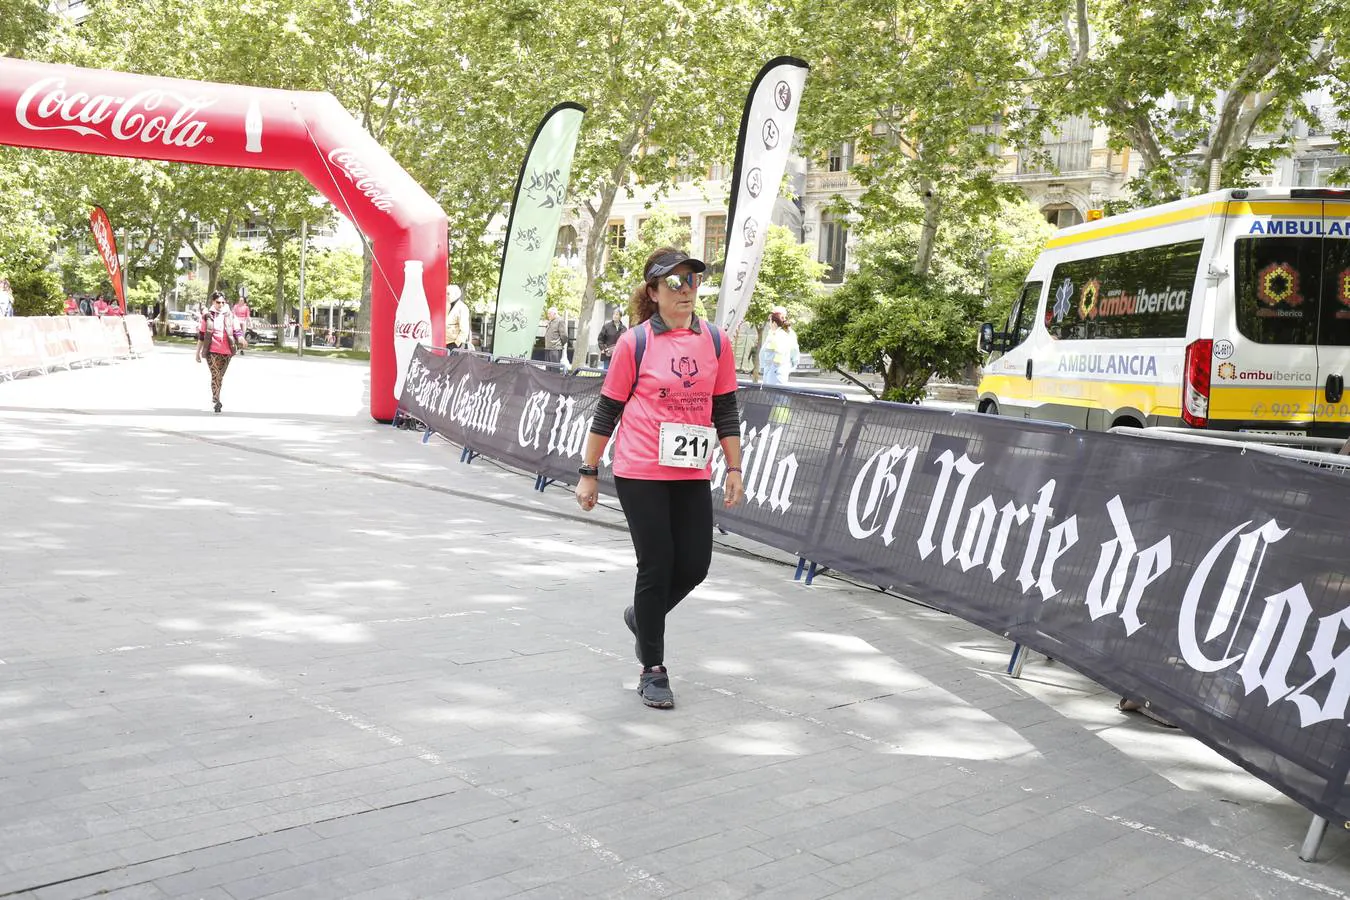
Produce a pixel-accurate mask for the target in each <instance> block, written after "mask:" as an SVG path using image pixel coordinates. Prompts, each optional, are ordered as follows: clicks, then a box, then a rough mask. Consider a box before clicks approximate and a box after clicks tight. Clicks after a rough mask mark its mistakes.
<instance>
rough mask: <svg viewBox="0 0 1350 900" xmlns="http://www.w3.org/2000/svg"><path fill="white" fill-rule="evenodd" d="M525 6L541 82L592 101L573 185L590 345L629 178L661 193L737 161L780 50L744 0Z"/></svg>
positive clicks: (597, 0) (582, 338) (581, 343)
mask: <svg viewBox="0 0 1350 900" xmlns="http://www.w3.org/2000/svg"><path fill="white" fill-rule="evenodd" d="M521 6H522V7H524V8H527V9H532V10H534V11H535V12H536V14H538V16H539V18H538V27H537V29H536V30H535V32H534V34H533V37H532V42H531V44H530V49H531V51H532V52H533V53H536V54H538V56H537V57H536V59H537V61H538V63H539V64H540V65H542V66H543V72H542V73H541V76H540V80H541V83H545V84H548V85H549V86H550V87H551V88H552V89H553V91H554V92H555V95H557V96H564V95H565V96H569V97H572V98H574V99H576V100H578V101H579V102H581V103H582V104H583V105H585V106H586V107H587V108H588V112H587V114H586V124H585V127H583V129H582V133H581V139H580V142H579V145H578V148H577V156H576V160H575V162H574V163H573V168H572V190H571V195H572V196H573V197H575V198H578V200H579V203H580V209H579V216H580V219H581V223H580V230H581V231H582V233H583V235H584V239H585V248H586V249H585V254H584V269H585V272H586V289H585V293H584V294H583V297H582V306H581V320H580V326H579V328H578V329H577V347H578V348H583V347H587V346H589V345H590V344H591V342H592V335H591V330H592V320H593V318H594V310H595V303H596V299H597V296H598V295H597V291H598V290H599V287H600V282H601V280H602V278H603V277H605V271H606V267H605V254H606V239H605V238H606V227H607V224H608V221H609V214H610V210H611V209H612V208H613V204H614V198H615V197H616V196H617V194H618V192H619V191H620V190H626V189H629V186H630V183H631V182H637V183H638V184H641V185H642V186H644V187H646V188H648V189H650V190H651V191H653V193H654V194H655V195H656V196H657V197H660V196H661V194H662V193H663V192H664V191H665V190H667V189H669V188H670V187H671V186H672V185H674V184H675V183H676V181H677V180H678V178H679V177H680V176H681V175H686V174H692V175H697V174H701V173H702V172H703V171H704V169H705V167H706V166H707V163H708V161H709V160H717V159H730V158H731V156H732V144H733V142H734V140H735V136H736V126H737V124H738V117H739V111H740V110H741V108H742V106H743V105H744V102H745V96H746V91H748V90H749V88H750V80H751V78H753V77H754V73H755V70H756V69H757V68H758V66H759V65H760V64H761V63H762V62H764V61H765V60H766V59H767V58H769V57H771V56H773V55H774V54H773V53H772V52H770V51H767V50H766V47H767V46H768V45H769V42H768V41H767V39H766V37H765V32H764V21H763V8H762V7H759V6H756V5H752V4H749V3H744V2H732V3H725V2H719V0H686V2H678V3H677V2H674V0H663V2H650V3H623V4H614V3H610V2H607V0H578V2H574V3H566V4H555V5H551V6H549V7H548V8H547V10H546V11H545V10H544V9H543V8H542V6H541V7H534V6H533V5H531V4H530V3H529V2H528V0H526V2H524V3H522V4H521ZM545 12H546V13H547V14H545ZM689 48H697V50H696V53H697V57H698V58H697V61H696V62H694V61H691V60H686V58H685V57H686V54H687V52H688V50H689ZM630 289H631V286H630Z"/></svg>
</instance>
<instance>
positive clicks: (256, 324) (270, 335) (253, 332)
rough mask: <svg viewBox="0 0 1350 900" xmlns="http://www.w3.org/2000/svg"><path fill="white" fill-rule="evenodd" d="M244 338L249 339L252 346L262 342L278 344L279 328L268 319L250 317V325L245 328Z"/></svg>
mask: <svg viewBox="0 0 1350 900" xmlns="http://www.w3.org/2000/svg"><path fill="white" fill-rule="evenodd" d="M244 336H245V337H247V338H248V342H249V343H250V344H257V343H260V342H261V343H264V344H275V343H276V342H277V326H275V325H273V324H272V323H271V322H268V321H267V320H266V319H260V318H258V317H257V316H250V317H249V320H248V323H247V324H246V325H245V326H244Z"/></svg>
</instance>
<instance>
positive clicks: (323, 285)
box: [220, 240, 362, 315]
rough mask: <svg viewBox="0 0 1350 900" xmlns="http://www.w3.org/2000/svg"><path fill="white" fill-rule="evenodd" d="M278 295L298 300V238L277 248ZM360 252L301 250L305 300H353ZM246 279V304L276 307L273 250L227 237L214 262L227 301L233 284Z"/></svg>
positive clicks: (357, 293) (262, 309)
mask: <svg viewBox="0 0 1350 900" xmlns="http://www.w3.org/2000/svg"><path fill="white" fill-rule="evenodd" d="M282 258H283V267H282V268H283V272H284V277H283V281H282V285H283V293H282V297H283V299H284V300H285V302H286V304H287V306H288V307H293V306H295V305H296V304H298V303H299V302H300V243H299V241H298V240H292V241H288V242H287V243H286V244H285V246H284V248H283V251H282ZM361 266H362V261H361V257H360V256H359V255H358V254H356V253H353V252H352V251H350V250H345V249H331V250H329V249H324V250H316V249H314V248H310V250H309V252H308V253H306V254H305V302H306V304H307V305H309V306H314V305H319V306H323V305H327V304H330V303H357V302H359V301H360V299H361ZM241 283H242V284H246V285H248V304H249V308H250V309H252V310H253V311H254V312H255V313H257V314H259V315H271V314H272V313H275V312H276V296H277V294H276V290H277V269H276V256H275V254H274V253H271V252H260V251H257V250H254V249H252V248H251V247H249V246H248V245H246V244H241V243H238V242H232V243H231V244H230V246H229V248H228V249H227V250H226V253H225V259H224V261H223V262H222V263H221V267H220V284H221V285H222V287H223V288H224V289H225V290H226V292H227V294H228V296H229V297H230V299H231V301H233V300H234V299H235V298H237V297H238V296H239V285H240V284H241Z"/></svg>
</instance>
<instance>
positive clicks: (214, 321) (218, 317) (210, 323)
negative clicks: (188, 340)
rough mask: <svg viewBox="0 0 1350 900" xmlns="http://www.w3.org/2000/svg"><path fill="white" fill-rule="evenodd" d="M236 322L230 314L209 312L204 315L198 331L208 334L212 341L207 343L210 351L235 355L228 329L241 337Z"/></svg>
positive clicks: (207, 348) (235, 335)
mask: <svg viewBox="0 0 1350 900" xmlns="http://www.w3.org/2000/svg"><path fill="white" fill-rule="evenodd" d="M234 325H235V323H234V322H233V321H232V320H231V318H230V316H229V315H228V314H226V313H224V312H218V313H217V312H207V314H206V315H204V316H202V322H201V324H200V325H199V326H197V333H198V334H204V335H208V336H209V338H210V342H209V343H208V344H207V347H206V351H207V352H208V353H223V354H225V355H226V356H232V355H234V350H233V348H231V347H230V338H229V333H228V332H227V330H226V329H230V330H231V331H233V332H234V337H235V339H236V340H237V339H238V338H239V331H238V329H237V328H234V327H233V326H234Z"/></svg>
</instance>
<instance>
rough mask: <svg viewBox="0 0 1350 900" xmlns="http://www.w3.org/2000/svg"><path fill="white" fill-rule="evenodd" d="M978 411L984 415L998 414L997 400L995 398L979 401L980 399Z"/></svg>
mask: <svg viewBox="0 0 1350 900" xmlns="http://www.w3.org/2000/svg"><path fill="white" fill-rule="evenodd" d="M980 412H982V413H984V414H985V415H989V416H996V415H998V401H996V400H981V401H980Z"/></svg>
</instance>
